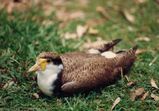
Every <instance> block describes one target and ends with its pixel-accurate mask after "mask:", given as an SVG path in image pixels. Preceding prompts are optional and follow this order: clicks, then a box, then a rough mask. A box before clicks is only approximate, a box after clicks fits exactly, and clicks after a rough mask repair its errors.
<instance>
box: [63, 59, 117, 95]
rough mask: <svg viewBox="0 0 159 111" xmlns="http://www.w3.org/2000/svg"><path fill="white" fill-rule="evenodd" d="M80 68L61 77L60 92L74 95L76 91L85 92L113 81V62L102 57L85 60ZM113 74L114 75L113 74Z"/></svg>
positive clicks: (114, 70) (114, 74) (114, 76)
mask: <svg viewBox="0 0 159 111" xmlns="http://www.w3.org/2000/svg"><path fill="white" fill-rule="evenodd" d="M85 62H86V63H85V64H83V66H82V67H79V68H78V69H76V70H74V71H73V72H70V73H69V74H67V76H65V72H64V73H63V76H62V79H63V80H62V81H63V86H62V87H61V88H62V91H64V92H67V93H74V92H78V91H82V90H84V91H86V90H90V89H93V88H96V87H100V86H103V85H107V84H110V83H111V82H113V81H114V80H115V78H116V77H117V76H116V73H118V72H116V70H117V68H115V67H114V66H115V64H114V63H113V61H110V60H106V59H105V58H104V57H99V58H98V59H97V58H96V59H95V58H89V59H87V60H85ZM114 72H115V73H114Z"/></svg>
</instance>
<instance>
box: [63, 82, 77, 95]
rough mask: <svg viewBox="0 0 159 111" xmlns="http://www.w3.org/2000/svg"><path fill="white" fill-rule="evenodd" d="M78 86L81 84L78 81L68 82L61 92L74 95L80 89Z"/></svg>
mask: <svg viewBox="0 0 159 111" xmlns="http://www.w3.org/2000/svg"><path fill="white" fill-rule="evenodd" d="M78 86H79V84H78V82H76V81H72V82H67V83H65V84H64V85H62V86H61V90H62V91H63V92H66V93H70V92H71V93H72V92H76V91H77V89H78V88H79V87H78Z"/></svg>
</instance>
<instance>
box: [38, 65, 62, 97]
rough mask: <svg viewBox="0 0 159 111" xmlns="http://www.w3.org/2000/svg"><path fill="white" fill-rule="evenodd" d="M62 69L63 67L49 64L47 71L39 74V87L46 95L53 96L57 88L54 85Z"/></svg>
mask: <svg viewBox="0 0 159 111" xmlns="http://www.w3.org/2000/svg"><path fill="white" fill-rule="evenodd" d="M62 68H63V67H62V66H56V65H53V64H48V65H47V67H46V70H45V71H38V72H37V73H38V75H37V82H38V86H39V88H40V90H41V91H42V92H43V93H44V94H46V95H48V96H51V95H52V93H53V89H54V88H55V85H54V84H53V83H54V82H55V81H56V80H57V78H58V74H59V72H61V70H62Z"/></svg>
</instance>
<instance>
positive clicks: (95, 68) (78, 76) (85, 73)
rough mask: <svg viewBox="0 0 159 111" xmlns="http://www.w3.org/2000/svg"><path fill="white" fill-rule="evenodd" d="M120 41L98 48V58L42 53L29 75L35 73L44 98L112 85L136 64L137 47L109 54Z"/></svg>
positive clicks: (80, 53)
mask: <svg viewBox="0 0 159 111" xmlns="http://www.w3.org/2000/svg"><path fill="white" fill-rule="evenodd" d="M120 41H121V40H120V39H116V40H113V41H111V42H109V43H107V44H105V45H104V49H101V48H97V49H96V50H98V51H99V52H100V54H99V53H97V54H92V53H86V52H67V53H64V54H58V53H55V52H42V53H40V54H39V56H38V57H37V58H36V63H35V65H33V66H32V67H31V68H30V69H29V70H28V72H36V74H37V84H38V86H39V89H40V90H41V91H42V92H43V93H44V94H45V95H47V96H53V95H55V96H56V95H57V96H58V95H65V94H66V95H72V94H76V93H79V92H89V91H91V90H93V89H96V88H97V89H98V88H100V87H106V86H108V85H111V84H113V83H115V82H116V81H117V80H118V79H119V78H120V77H121V74H127V72H128V71H129V70H130V68H131V67H132V65H133V63H134V62H135V60H136V54H135V52H136V50H137V46H134V47H133V48H131V49H129V50H127V51H118V52H113V51H110V49H111V48H113V47H114V46H115V45H116V44H117V43H119V42H120Z"/></svg>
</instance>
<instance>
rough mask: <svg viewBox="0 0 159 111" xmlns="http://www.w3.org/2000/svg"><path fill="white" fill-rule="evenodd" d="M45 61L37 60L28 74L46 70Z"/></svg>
mask: <svg viewBox="0 0 159 111" xmlns="http://www.w3.org/2000/svg"><path fill="white" fill-rule="evenodd" d="M46 61H47V60H46V59H39V60H38V61H37V63H36V64H35V65H33V66H32V67H31V68H30V69H29V70H28V72H36V71H37V70H45V68H46V64H47V62H46Z"/></svg>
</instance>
